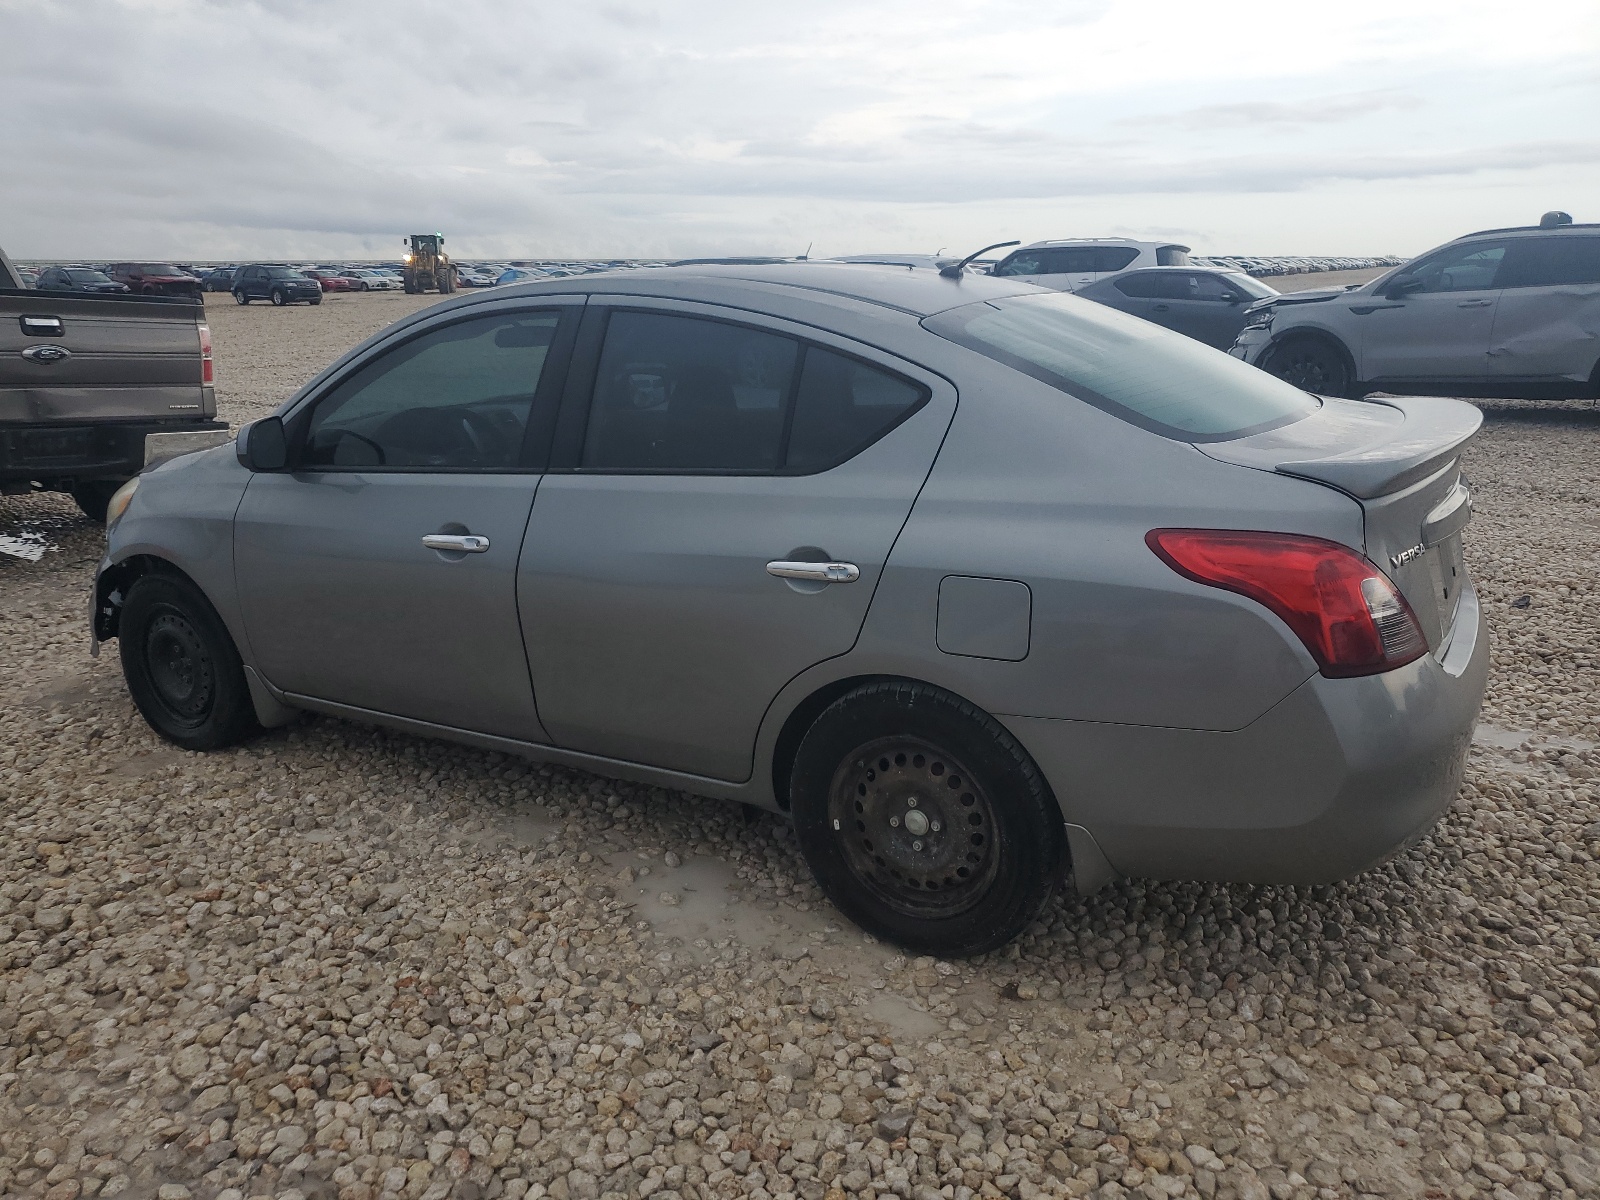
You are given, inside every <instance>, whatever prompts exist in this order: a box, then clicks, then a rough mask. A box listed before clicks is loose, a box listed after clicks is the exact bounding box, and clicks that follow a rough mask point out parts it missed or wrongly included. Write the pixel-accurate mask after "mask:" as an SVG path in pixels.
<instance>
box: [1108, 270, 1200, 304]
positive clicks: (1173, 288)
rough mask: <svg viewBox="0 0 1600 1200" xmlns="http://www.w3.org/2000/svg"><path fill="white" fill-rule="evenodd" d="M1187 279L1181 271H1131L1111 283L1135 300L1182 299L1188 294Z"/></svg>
mask: <svg viewBox="0 0 1600 1200" xmlns="http://www.w3.org/2000/svg"><path fill="white" fill-rule="evenodd" d="M1188 281H1189V276H1187V275H1185V274H1183V273H1182V272H1181V271H1133V272H1131V273H1130V274H1127V275H1123V276H1121V277H1120V278H1118V279H1114V280H1112V284H1111V285H1112V286H1113V287H1114V288H1116V289H1117V291H1119V292H1121V293H1122V294H1123V295H1124V296H1130V297H1132V298H1133V299H1135V300H1182V299H1185V298H1187V297H1188V295H1189V282H1188Z"/></svg>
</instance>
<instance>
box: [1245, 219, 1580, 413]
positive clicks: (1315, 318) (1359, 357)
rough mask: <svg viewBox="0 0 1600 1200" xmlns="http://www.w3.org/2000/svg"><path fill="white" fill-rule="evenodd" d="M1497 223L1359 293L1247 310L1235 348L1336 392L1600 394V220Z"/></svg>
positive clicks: (1286, 375) (1317, 295) (1311, 387)
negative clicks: (1590, 222) (1508, 225)
mask: <svg viewBox="0 0 1600 1200" xmlns="http://www.w3.org/2000/svg"><path fill="white" fill-rule="evenodd" d="M1571 221H1572V218H1571V217H1568V216H1567V215H1566V214H1565V213H1549V214H1546V216H1545V218H1544V220H1542V221H1541V222H1540V223H1539V224H1538V225H1532V226H1522V227H1518V228H1512V229H1486V230H1483V231H1482V232H1480V233H1470V234H1468V235H1466V236H1465V237H1461V238H1457V239H1456V240H1455V241H1453V242H1450V243H1448V244H1446V245H1444V246H1441V247H1439V248H1438V249H1436V250H1430V251H1429V252H1428V253H1427V254H1424V255H1422V256H1421V257H1420V258H1417V259H1413V260H1412V261H1411V262H1408V263H1406V264H1405V265H1404V266H1400V267H1396V268H1395V269H1394V270H1393V271H1390V272H1388V273H1387V274H1385V275H1382V276H1380V277H1378V278H1377V279H1374V280H1373V281H1372V282H1371V283H1367V284H1363V285H1362V286H1360V287H1358V288H1351V289H1348V290H1339V289H1333V288H1328V289H1322V290H1318V291H1312V292H1287V293H1285V294H1283V295H1280V296H1273V297H1271V298H1269V299H1267V300H1262V301H1259V302H1258V303H1256V304H1253V305H1251V306H1250V307H1249V308H1248V309H1246V310H1245V313H1246V324H1245V328H1244V329H1243V330H1242V331H1241V332H1240V334H1239V338H1238V340H1237V341H1236V342H1234V344H1233V349H1231V350H1230V351H1229V353H1230V354H1232V355H1233V356H1234V357H1235V358H1242V359H1244V360H1245V361H1246V362H1248V363H1253V364H1254V365H1255V366H1258V367H1261V368H1263V369H1265V370H1267V371H1270V372H1271V373H1272V374H1274V375H1276V376H1278V377H1279V378H1280V379H1284V380H1287V381H1288V382H1290V383H1292V384H1294V385H1295V386H1296V387H1300V388H1304V389H1305V390H1306V391H1308V392H1316V393H1320V394H1322V395H1325V396H1359V395H1363V394H1365V393H1367V392H1370V391H1386V392H1409V393H1413V394H1414V393H1418V392H1424V393H1435V394H1444V395H1448V396H1481V397H1492V396H1503V397H1510V398H1516V399H1530V400H1534V399H1569V398H1575V397H1583V396H1597V395H1600V224H1596V225H1574V224H1572V223H1571Z"/></svg>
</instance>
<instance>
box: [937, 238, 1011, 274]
mask: <svg viewBox="0 0 1600 1200" xmlns="http://www.w3.org/2000/svg"><path fill="white" fill-rule="evenodd" d="M1020 245H1022V243H1021V242H1019V241H1018V240H1017V239H1016V238H1012V239H1011V240H1010V241H1009V242H996V243H995V244H994V245H992V246H985V247H984V248H983V249H982V250H974V251H973V252H972V253H971V254H969V255H967V256H966V257H965V258H963V259H962V260H961V261H960V262H958V263H951V264H950V265H949V266H948V267H940V268H939V274H941V275H943V276H944V277H945V278H946V279H960V278H961V272H963V271H965V270H966V269H967V264H968V263H969V262H971V261H972V260H973V259H975V258H977V257H978V255H980V254H987V253H989V251H991V250H998V249H1000V248H1001V247H1002V246H1020Z"/></svg>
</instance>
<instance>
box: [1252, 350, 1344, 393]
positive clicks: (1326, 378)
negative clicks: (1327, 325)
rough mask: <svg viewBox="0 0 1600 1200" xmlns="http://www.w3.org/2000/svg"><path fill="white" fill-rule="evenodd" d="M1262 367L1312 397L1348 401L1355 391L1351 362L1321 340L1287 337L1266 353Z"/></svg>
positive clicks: (1341, 352)
mask: <svg viewBox="0 0 1600 1200" xmlns="http://www.w3.org/2000/svg"><path fill="white" fill-rule="evenodd" d="M1262 365H1263V366H1265V368H1266V369H1267V371H1269V372H1270V373H1271V374H1273V375H1276V376H1277V377H1278V378H1279V379H1281V380H1283V381H1284V382H1285V383H1287V384H1290V385H1292V386H1294V387H1297V388H1299V389H1301V390H1302V391H1306V392H1311V393H1312V394H1313V395H1318V396H1343V397H1346V398H1349V397H1350V396H1351V393H1353V392H1354V391H1355V390H1356V380H1355V372H1354V371H1353V370H1351V368H1350V360H1349V359H1348V358H1347V357H1346V356H1345V354H1344V352H1343V351H1342V350H1340V349H1339V348H1338V347H1337V346H1335V345H1333V344H1332V343H1331V342H1329V341H1327V340H1326V339H1324V338H1320V337H1304V336H1301V337H1295V336H1290V337H1287V338H1285V339H1284V340H1283V341H1282V342H1280V343H1279V344H1278V345H1276V346H1274V347H1273V348H1272V349H1271V350H1270V351H1269V352H1268V354H1267V360H1266V362H1265V363H1263V364H1262Z"/></svg>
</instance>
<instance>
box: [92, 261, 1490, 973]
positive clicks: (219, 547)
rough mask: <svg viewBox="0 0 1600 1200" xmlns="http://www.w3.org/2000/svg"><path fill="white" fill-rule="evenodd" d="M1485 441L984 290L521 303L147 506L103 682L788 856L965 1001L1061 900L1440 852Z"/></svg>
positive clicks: (197, 738)
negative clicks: (407, 751)
mask: <svg viewBox="0 0 1600 1200" xmlns="http://www.w3.org/2000/svg"><path fill="white" fill-rule="evenodd" d="M1479 423H1480V416H1479V414H1478V412H1477V410H1476V409H1474V408H1472V407H1471V406H1469V405H1466V404H1462V403H1459V402H1456V401H1451V400H1445V399H1431V398H1422V399H1407V398H1401V399H1386V400H1384V401H1383V402H1382V403H1366V404H1363V403H1355V402H1349V401H1343V400H1329V399H1319V398H1318V397H1316V396H1312V395H1309V394H1307V393H1306V392H1303V391H1300V390H1298V389H1296V388H1294V387H1291V386H1290V385H1288V384H1287V383H1284V382H1283V381H1282V380H1279V379H1276V378H1274V377H1272V376H1270V375H1267V374H1266V373H1264V372H1261V371H1258V370H1256V369H1255V368H1253V367H1249V366H1246V365H1245V364H1243V363H1241V362H1238V361H1236V360H1234V359H1232V358H1229V357H1228V356H1227V355H1225V354H1222V353H1219V352H1218V351H1216V350H1213V349H1210V348H1209V347H1206V346H1202V345H1200V344H1199V343H1197V342H1195V341H1193V340H1191V339H1189V338H1186V337H1183V336H1181V335H1178V334H1175V333H1172V332H1170V331H1168V330H1165V329H1161V328H1159V327H1157V326H1155V325H1152V324H1150V323H1149V322H1146V321H1142V320H1139V319H1137V318H1135V317H1131V316H1128V315H1126V314H1123V313H1119V312H1115V311H1112V310H1110V309H1107V308H1105V307H1102V306H1101V305H1097V304H1094V303H1092V302H1089V301H1086V300H1081V299H1078V298H1076V297H1073V296H1071V295H1068V294H1065V293H1061V292H1056V291H1047V290H1044V289H1039V288H1035V287H1033V286H1031V285H1029V284H1027V283H1026V282H1024V281H1021V280H1017V279H1004V278H1001V279H996V278H990V277H987V276H976V275H970V274H963V273H962V272H961V271H959V270H955V269H952V270H951V271H950V272H949V274H948V275H947V274H944V273H940V272H934V271H929V270H921V269H906V268H904V267H886V266H878V265H870V264H854V265H853V264H844V263H828V262H810V263H802V262H790V263H776V264H745V265H737V266H735V265H717V264H701V265H696V266H686V267H677V268H664V269H660V270H654V271H648V272H646V271H640V272H631V273H627V274H615V275H599V276H582V277H577V278H569V279H560V280H549V281H545V282H541V283H533V284H521V285H516V286H512V287H509V288H498V289H495V290H494V291H492V292H486V293H479V294H474V295H468V296H462V297H458V298H456V299H455V300H453V301H449V302H446V303H443V304H439V305H436V306H434V307H431V308H428V309H426V310H424V311H423V312H420V313H418V314H416V315H414V316H412V317H410V318H409V319H407V320H404V321H402V322H400V323H398V324H396V325H394V326H391V327H390V328H388V329H386V330H384V331H383V332H382V333H380V334H378V335H377V336H376V337H374V338H372V339H370V340H369V341H367V342H366V343H364V344H363V345H361V346H360V347H358V348H357V349H355V350H354V351H352V352H351V353H350V354H348V355H346V356H345V357H344V358H343V359H342V360H341V361H339V362H338V363H337V364H335V365H334V366H332V367H330V368H329V369H328V370H326V371H324V372H323V373H322V374H321V375H320V376H318V377H317V378H316V379H315V380H313V381H312V382H311V383H310V384H309V385H307V386H306V387H305V388H304V389H302V390H301V391H300V392H299V393H298V394H297V395H295V396H294V397H293V398H292V399H290V400H289V401H288V402H287V403H286V404H284V405H283V407H282V408H281V409H280V410H279V411H278V412H277V414H276V415H274V416H271V417H267V418H264V419H262V420H259V421H256V422H255V423H253V424H251V425H249V426H247V427H246V428H244V429H243V430H241V431H240V434H239V437H238V440H237V443H236V444H235V445H232V446H224V447H219V448H216V449H212V450H208V451H202V452H199V453H195V454H190V455H186V456H184V457H182V458H178V459H174V460H171V461H169V462H166V463H163V464H161V465H159V466H156V467H153V468H151V469H149V470H147V471H146V472H145V473H144V474H143V475H141V476H139V477H138V478H137V479H136V480H135V481H133V482H131V483H129V484H128V485H127V486H126V487H124V488H123V489H122V491H121V492H120V493H119V494H118V495H117V497H116V498H115V499H114V501H113V502H112V505H111V512H110V527H109V547H108V551H107V554H106V557H105V559H104V561H103V562H102V563H101V564H100V568H99V571H98V573H97V578H96V582H95V586H94V596H93V602H92V603H93V615H92V619H93V630H94V637H95V639H96V641H97V643H98V641H101V640H105V639H108V638H113V637H115V638H118V639H119V643H120V647H119V648H120V653H121V659H122V666H123V671H124V674H125V677H126V679H127V683H128V688H129V691H130V693H131V694H132V697H133V699H134V701H135V703H136V704H137V705H138V707H139V709H140V711H141V712H142V713H143V714H144V716H145V718H146V719H147V720H148V721H149V722H150V724H151V725H152V726H153V727H154V728H155V729H156V730H157V732H159V733H160V734H161V735H162V736H164V737H166V738H168V739H169V740H171V741H173V742H175V743H177V744H178V745H180V746H184V747H187V748H190V749H194V750H210V749H215V748H218V747H223V746H227V745H229V744H231V743H234V742H237V741H238V740H239V739H241V738H244V737H246V736H248V735H249V734H250V733H252V732H253V731H255V730H256V729H258V728H259V727H261V726H272V725H278V724H282V723H285V722H287V721H289V720H291V719H292V718H293V716H294V713H295V710H302V709H303V710H309V711H312V712H318V713H325V714H331V715H334V716H338V717H345V718H350V719H354V720H358V721H369V722H377V723H381V724H386V725H391V726H395V727H397V728H401V729H406V730H411V731H413V732H416V733H421V734H425V735H431V736H438V737H445V738H452V739H456V740H459V741H463V742H467V743H470V744H473V745H477V746H483V747H489V748H493V749H496V750H500V751H506V752H510V753H514V754H521V755H526V756H528V757H531V758H535V759H543V760H548V761H553V762H559V763H565V764H569V765H572V766H577V767H582V768H585V769H588V770H592V771H596V772H600V773H602V774H607V775H613V776H620V777H623V778H628V779H633V780H640V781H646V782H649V783H652V784H658V785H661V786H664V787H672V788H680V789H684V790H686V791H691V792H697V793H701V794H706V795H711V796H719V797H726V798H728V799H733V800H740V801H744V802H746V803H749V804H753V805H759V806H762V807H765V808H770V809H778V810H784V811H787V812H789V813H790V814H791V815H792V818H793V820H794V823H795V827H796V830H797V833H798V837H799V841H800V845H801V847H802V849H803V851H804V853H805V856H806V858H807V861H808V862H809V863H810V865H811V867H812V869H813V870H814V872H815V873H816V877H817V879H818V880H819V882H820V883H821V885H822V887H823V889H824V890H825V891H826V892H827V894H828V895H829V896H830V897H831V898H832V900H833V901H834V903H835V904H836V905H837V906H838V907H839V908H840V909H841V910H842V911H843V912H844V913H845V914H847V915H848V916H849V917H850V918H851V919H852V920H854V921H855V922H857V923H858V924H859V925H861V926H862V927H864V928H865V929H868V930H870V931H872V932H873V933H876V934H878V935H880V936H882V937H885V938H889V939H892V940H894V941H896V942H898V943H900V944H902V945H905V946H907V947H911V948H914V949H916V950H920V951H923V952H927V953H935V954H944V955H966V954H974V953H978V952H981V951H985V950H990V949H993V948H995V947H998V946H1000V945H1002V944H1004V943H1005V942H1006V941H1007V940H1009V939H1010V938H1012V937H1014V936H1015V935H1016V934H1017V933H1018V932H1019V931H1020V930H1022V929H1023V928H1024V927H1025V926H1026V925H1027V924H1028V923H1029V922H1030V921H1031V920H1032V919H1033V918H1034V916H1035V915H1036V914H1037V913H1038V912H1039V911H1040V908H1041V906H1042V905H1043V904H1044V902H1045V901H1046V899H1047V898H1048V897H1049V895H1050V894H1051V892H1052V890H1053V889H1054V888H1055V887H1056V886H1057V884H1058V882H1059V881H1061V880H1062V879H1064V878H1066V877H1067V876H1068V875H1069V874H1070V876H1071V878H1072V880H1073V882H1074V884H1075V886H1076V887H1077V888H1078V890H1079V891H1080V892H1090V891H1092V890H1094V889H1096V888H1098V887H1099V886H1101V885H1102V884H1104V883H1106V882H1107V881H1108V880H1110V879H1112V878H1114V877H1115V876H1116V875H1117V874H1119V873H1126V874H1132V875H1143V876H1155V877H1165V878H1199V879H1214V880H1246V881H1259V882H1268V881H1291V882H1305V883H1309V882H1316V881H1327V880H1334V879H1339V878H1341V877H1344V876H1348V875H1351V874H1353V873H1355V872H1359V871H1361V870H1363V869H1365V868H1367V867H1369V866H1371V865H1372V864H1374V863H1376V862H1378V861H1380V860H1381V859H1383V858H1385V857H1386V856H1388V855H1391V854H1393V853H1394V852H1395V851H1396V850H1397V849H1398V848H1400V847H1403V846H1405V845H1406V844H1408V843H1409V842H1411V841H1412V840H1413V839H1415V838H1417V837H1419V836H1421V835H1422V834H1423V833H1424V832H1425V831H1427V830H1428V829H1429V827H1430V826H1431V825H1432V824H1433V823H1434V822H1435V820H1437V818H1438V817H1439V815H1440V814H1441V813H1442V812H1444V810H1445V809H1446V808H1448V806H1449V805H1450V804H1451V802H1452V799H1453V797H1454V796H1455V794H1456V791H1457V787H1458V785H1459V782H1460V778H1461V770H1462V762H1463V758H1464V756H1465V754H1466V751H1467V747H1468V743H1469V740H1470V737H1471V733H1472V726H1473V721H1474V719H1475V717H1476V714H1477V712H1478V706H1479V702H1480V700H1481V697H1482V693H1483V686H1484V677H1485V672H1486V665H1487V661H1488V645H1487V639H1486V636H1485V633H1484V630H1483V626H1482V619H1481V616H1480V613H1479V606H1478V601H1477V598H1476V596H1475V594H1474V591H1473V588H1472V583H1471V581H1470V579H1469V577H1468V575H1467V571H1466V567H1465V565H1464V563H1463V561H1462V553H1461V543H1462V531H1463V529H1464V527H1465V526H1466V524H1467V522H1468V520H1469V519H1470V517H1471V514H1472V500H1471V495H1470V493H1469V491H1468V488H1467V485H1466V483H1465V481H1464V480H1463V478H1462V475H1461V469H1460V458H1461V453H1462V448H1463V447H1464V446H1465V445H1466V444H1467V443H1468V442H1469V440H1470V439H1471V438H1472V437H1473V435H1474V433H1475V432H1476V431H1477V429H1478V426H1479Z"/></svg>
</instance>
